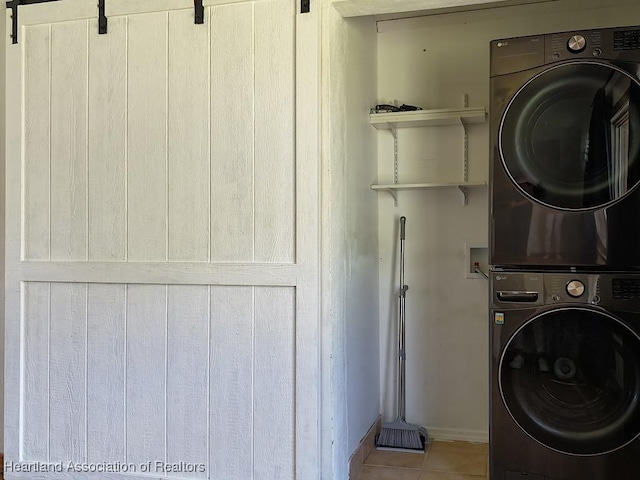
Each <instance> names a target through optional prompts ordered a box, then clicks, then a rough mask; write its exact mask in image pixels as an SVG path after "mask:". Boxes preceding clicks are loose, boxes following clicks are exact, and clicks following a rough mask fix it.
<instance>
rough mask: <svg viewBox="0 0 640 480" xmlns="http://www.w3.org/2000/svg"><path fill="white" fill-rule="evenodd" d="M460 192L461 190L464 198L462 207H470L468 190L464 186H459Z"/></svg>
mask: <svg viewBox="0 0 640 480" xmlns="http://www.w3.org/2000/svg"><path fill="white" fill-rule="evenodd" d="M458 190H460V191H461V192H462V198H463V200H462V205H464V206H465V207H466V206H467V205H469V198H468V195H467V188H466V187H463V186H462V185H458Z"/></svg>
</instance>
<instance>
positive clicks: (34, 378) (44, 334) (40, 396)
mask: <svg viewBox="0 0 640 480" xmlns="http://www.w3.org/2000/svg"><path fill="white" fill-rule="evenodd" d="M23 288H24V290H23V299H22V302H23V315H24V317H23V319H22V321H23V323H24V337H23V342H24V365H23V369H24V379H23V382H24V398H23V402H24V403H23V405H22V408H23V419H24V420H23V421H24V423H23V438H22V440H23V444H22V455H23V456H22V458H24V459H25V460H27V461H49V319H50V317H49V299H50V293H51V292H50V290H49V288H50V286H49V284H48V283H37V282H34V283H25V284H24V287H23Z"/></svg>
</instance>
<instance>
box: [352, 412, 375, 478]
mask: <svg viewBox="0 0 640 480" xmlns="http://www.w3.org/2000/svg"><path fill="white" fill-rule="evenodd" d="M381 428H382V417H378V418H377V419H376V421H375V422H374V424H373V425H371V428H370V429H369V431H368V432H367V433H366V435H365V436H364V437H362V440H360V443H359V444H358V446H357V447H356V449H355V451H354V452H353V454H352V455H351V457H350V458H349V479H350V480H354V479H355V478H356V477H357V476H358V473H360V469H361V468H362V464H363V463H364V461H365V460H366V459H367V457H368V456H369V454H370V453H371V451H372V450H373V449H374V448H375V446H376V435H377V434H378V433H379V432H380V430H381Z"/></svg>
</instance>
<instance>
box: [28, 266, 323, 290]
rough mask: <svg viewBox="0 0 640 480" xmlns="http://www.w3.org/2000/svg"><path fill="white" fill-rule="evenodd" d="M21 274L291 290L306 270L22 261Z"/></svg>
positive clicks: (64, 279)
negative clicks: (279, 287) (285, 288)
mask: <svg viewBox="0 0 640 480" xmlns="http://www.w3.org/2000/svg"><path fill="white" fill-rule="evenodd" d="M20 271H21V275H20V279H21V281H23V282H56V283H57V282H70V283H143V284H162V285H165V284H172V285H249V286H281V287H290V286H296V285H298V283H299V278H298V277H299V276H301V275H305V272H306V269H305V268H301V266H300V265H294V264H290V265H286V264H279V265H274V264H233V265H221V264H210V263H182V262H180V263H179V262H176V263H171V262H169V263H143V262H139V263H138V262H127V263H124V262H111V263H96V262H21V264H20ZM309 273H311V272H309Z"/></svg>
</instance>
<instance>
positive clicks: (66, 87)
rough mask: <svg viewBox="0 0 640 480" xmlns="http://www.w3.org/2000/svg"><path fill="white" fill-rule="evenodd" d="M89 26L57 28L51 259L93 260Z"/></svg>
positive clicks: (54, 32) (84, 23)
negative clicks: (89, 226)
mask: <svg viewBox="0 0 640 480" xmlns="http://www.w3.org/2000/svg"><path fill="white" fill-rule="evenodd" d="M88 41H89V38H88V23H87V21H80V22H65V23H54V24H53V25H52V26H51V118H52V119H54V120H53V121H52V122H51V156H52V158H53V159H54V161H53V162H52V164H51V259H52V260H59V261H65V260H79V261H82V260H87V101H88V98H87V82H88V78H87V73H88V61H89V60H88V57H87V44H88Z"/></svg>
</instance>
